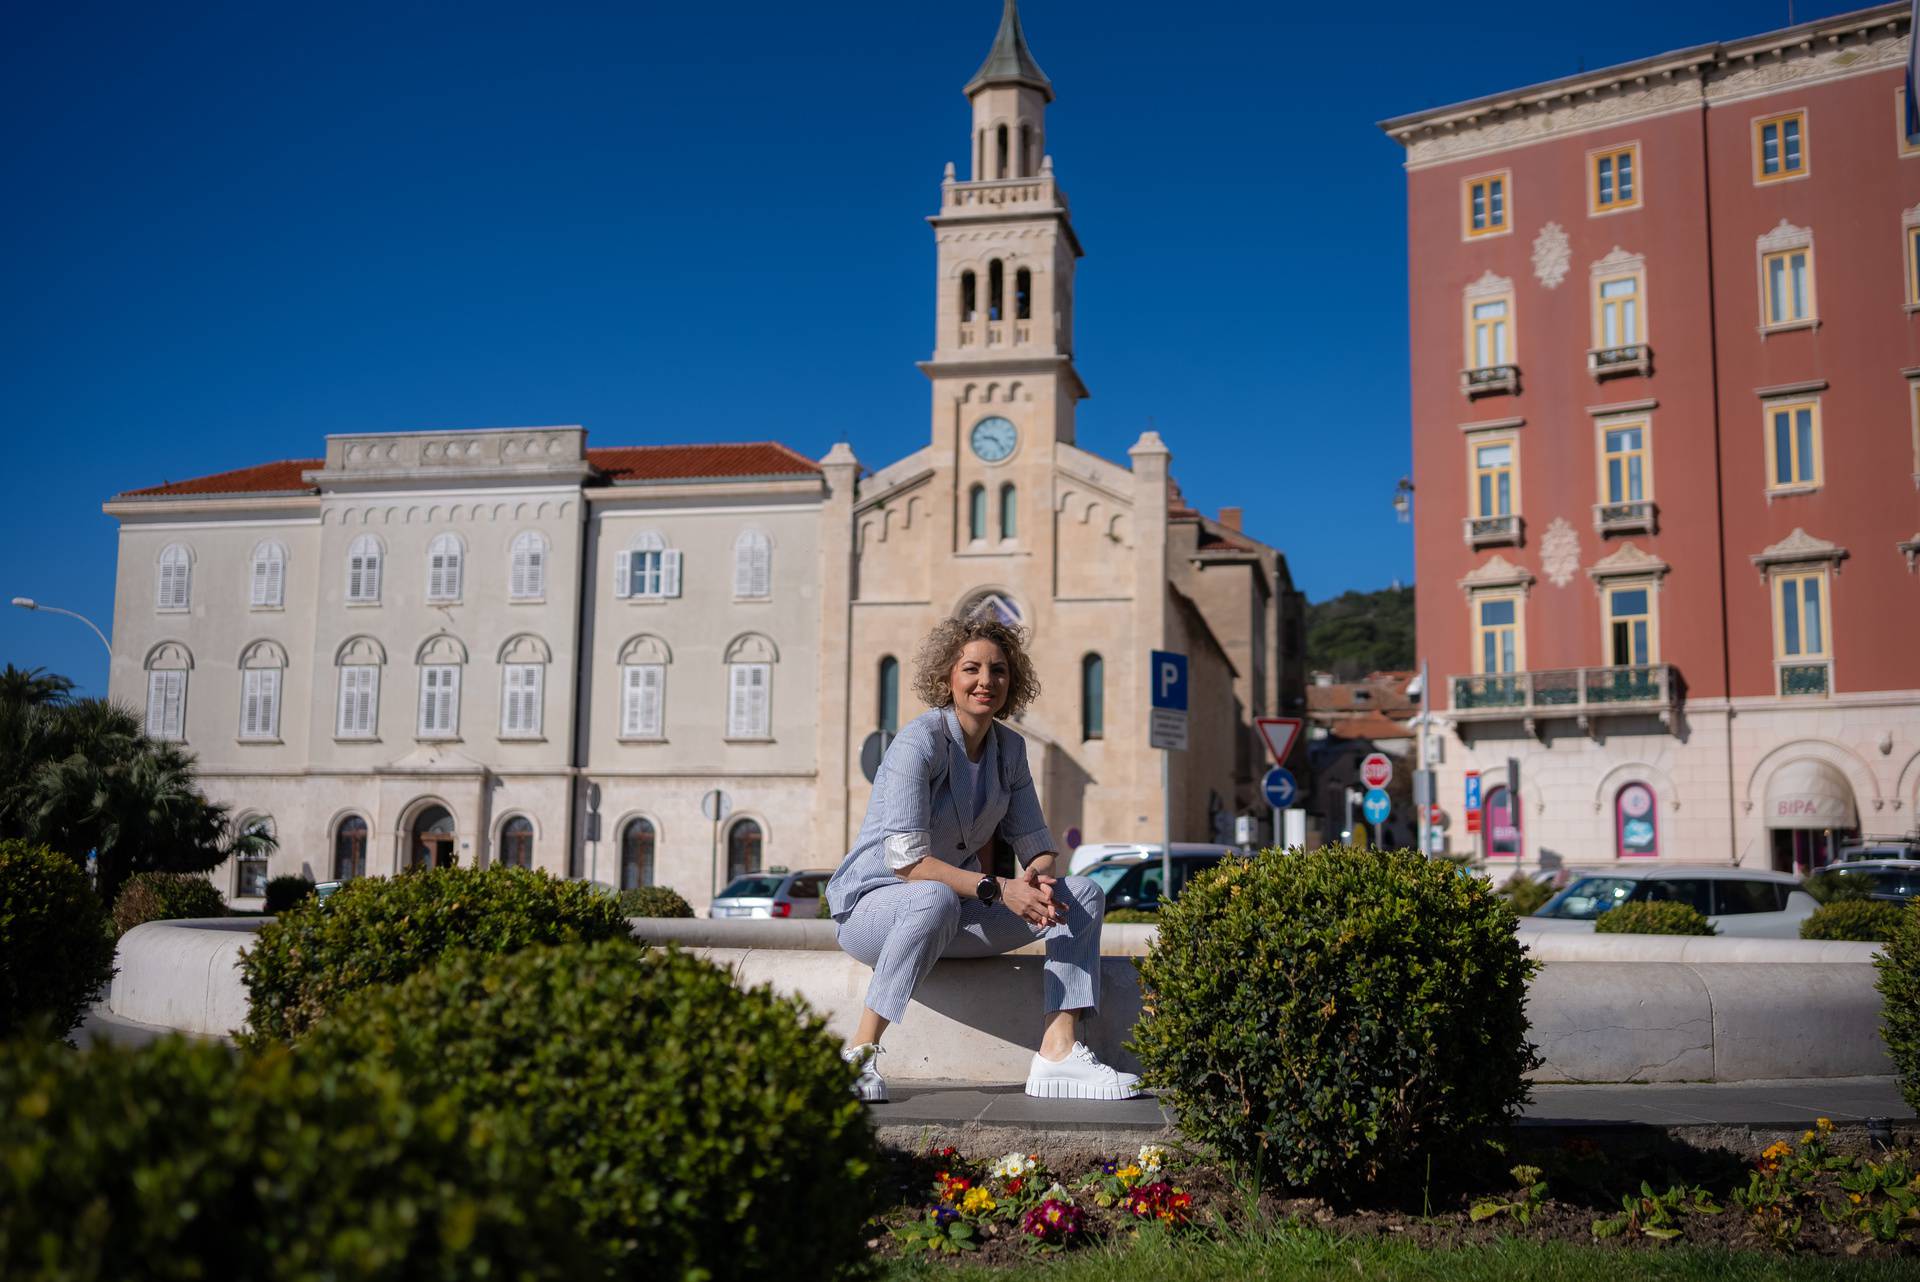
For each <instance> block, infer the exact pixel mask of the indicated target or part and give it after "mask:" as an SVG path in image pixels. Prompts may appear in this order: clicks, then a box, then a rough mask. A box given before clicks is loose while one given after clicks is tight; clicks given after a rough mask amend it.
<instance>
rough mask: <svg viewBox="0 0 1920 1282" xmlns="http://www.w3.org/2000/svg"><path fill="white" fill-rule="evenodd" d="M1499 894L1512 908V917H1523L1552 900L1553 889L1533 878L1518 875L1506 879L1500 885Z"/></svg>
mask: <svg viewBox="0 0 1920 1282" xmlns="http://www.w3.org/2000/svg"><path fill="white" fill-rule="evenodd" d="M1500 893H1501V894H1502V895H1504V896H1506V900H1507V903H1508V904H1509V905H1510V906H1511V907H1512V908H1513V912H1514V916H1516V917H1525V916H1526V915H1527V914H1529V913H1533V912H1538V911H1539V910H1540V908H1541V907H1542V906H1543V905H1544V904H1545V903H1546V902H1547V901H1548V900H1549V899H1552V898H1553V887H1552V886H1549V885H1548V884H1547V883H1546V882H1544V881H1541V880H1539V879H1538V878H1535V877H1525V876H1522V875H1521V874H1519V873H1515V874H1513V876H1511V877H1509V878H1507V879H1506V880H1505V881H1504V882H1502V883H1501V884H1500Z"/></svg>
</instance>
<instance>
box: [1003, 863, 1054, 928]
mask: <svg viewBox="0 0 1920 1282" xmlns="http://www.w3.org/2000/svg"><path fill="white" fill-rule="evenodd" d="M1055 880H1056V878H1053V877H1049V876H1047V875H1045V874H1044V873H1037V872H1033V871H1031V870H1029V871H1027V872H1024V873H1022V874H1021V875H1020V876H1018V877H1010V878H1007V879H1006V880H1005V881H1004V882H1002V884H1001V889H1000V899H1001V902H1002V903H1004V904H1006V906H1007V907H1008V908H1010V909H1012V910H1013V912H1014V914H1015V915H1016V916H1018V917H1019V918H1020V920H1022V921H1024V922H1026V923H1027V924H1028V925H1031V926H1037V927H1047V926H1058V925H1059V924H1060V923H1061V922H1064V921H1065V920H1066V919H1067V910H1066V909H1065V908H1063V907H1061V906H1060V904H1059V903H1058V902H1057V901H1056V900H1055V899H1054V897H1053V884H1054V882H1055Z"/></svg>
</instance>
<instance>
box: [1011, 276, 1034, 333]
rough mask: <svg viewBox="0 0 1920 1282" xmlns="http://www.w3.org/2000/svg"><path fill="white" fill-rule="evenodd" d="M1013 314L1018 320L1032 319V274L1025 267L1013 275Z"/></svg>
mask: <svg viewBox="0 0 1920 1282" xmlns="http://www.w3.org/2000/svg"><path fill="white" fill-rule="evenodd" d="M1013 314H1014V317H1015V318H1016V319H1018V320H1032V319H1033V273H1032V272H1031V271H1029V270H1028V269H1027V268H1025V267H1022V268H1021V269H1020V270H1019V271H1017V272H1015V273H1014V274H1013Z"/></svg>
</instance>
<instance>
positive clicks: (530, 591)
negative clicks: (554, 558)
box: [507, 530, 547, 601]
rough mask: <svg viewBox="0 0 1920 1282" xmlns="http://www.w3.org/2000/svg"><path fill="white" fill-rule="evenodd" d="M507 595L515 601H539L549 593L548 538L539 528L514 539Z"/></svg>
mask: <svg viewBox="0 0 1920 1282" xmlns="http://www.w3.org/2000/svg"><path fill="white" fill-rule="evenodd" d="M507 595H508V596H509V597H511V598H512V599H513V600H515V601H538V600H540V599H541V598H542V597H544V596H546V595H547V538H546V535H544V534H541V533H540V532H539V531H537V530H527V531H525V532H524V533H522V534H520V535H518V536H516V537H515V538H514V540H513V554H512V560H511V566H510V568H509V570H508V573H507Z"/></svg>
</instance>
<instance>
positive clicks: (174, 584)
mask: <svg viewBox="0 0 1920 1282" xmlns="http://www.w3.org/2000/svg"><path fill="white" fill-rule="evenodd" d="M192 603H193V557H192V555H191V554H190V553H189V552H188V551H187V549H186V548H185V547H183V546H181V545H180V544H178V543H169V544H168V545H167V546H166V548H165V549H164V550H163V551H162V552H161V553H160V569H159V581H158V582H157V583H155V584H154V590H153V608H154V609H156V610H184V609H186V608H187V607H188V606H189V605H191V604H192Z"/></svg>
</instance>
